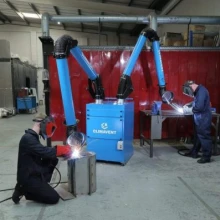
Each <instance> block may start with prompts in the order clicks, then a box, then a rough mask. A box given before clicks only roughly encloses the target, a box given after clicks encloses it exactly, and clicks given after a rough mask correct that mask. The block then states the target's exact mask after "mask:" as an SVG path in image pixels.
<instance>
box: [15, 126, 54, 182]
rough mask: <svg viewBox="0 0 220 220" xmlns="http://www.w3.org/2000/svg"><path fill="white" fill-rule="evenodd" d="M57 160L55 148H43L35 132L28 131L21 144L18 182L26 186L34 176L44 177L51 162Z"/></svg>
mask: <svg viewBox="0 0 220 220" xmlns="http://www.w3.org/2000/svg"><path fill="white" fill-rule="evenodd" d="M56 159H57V158H56V149H55V148H51V147H45V146H43V145H42V144H41V143H40V140H39V135H38V134H37V133H36V132H35V131H33V130H31V129H28V130H26V131H25V134H24V135H23V136H22V138H21V140H20V143H19V152H18V164H17V182H18V183H19V184H23V185H25V184H28V180H30V178H31V177H32V176H41V177H43V174H44V172H45V171H46V170H48V167H49V166H50V163H51V161H54V160H56Z"/></svg>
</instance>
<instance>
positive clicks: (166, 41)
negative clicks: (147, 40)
mask: <svg viewBox="0 0 220 220" xmlns="http://www.w3.org/2000/svg"><path fill="white" fill-rule="evenodd" d="M181 40H183V36H182V34H181V33H172V32H166V33H165V34H164V36H163V40H162V44H163V45H164V46H173V44H174V42H176V41H181Z"/></svg>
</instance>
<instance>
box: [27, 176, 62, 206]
mask: <svg viewBox="0 0 220 220" xmlns="http://www.w3.org/2000/svg"><path fill="white" fill-rule="evenodd" d="M23 193H24V196H25V198H26V199H27V200H33V201H35V202H40V203H45V204H56V203H57V202H58V201H59V198H60V197H59V195H58V193H57V192H56V191H55V190H54V189H53V188H52V187H51V186H50V185H49V184H48V183H47V181H46V180H45V179H42V177H41V176H32V177H31V178H30V179H29V181H28V185H26V186H24V189H23Z"/></svg>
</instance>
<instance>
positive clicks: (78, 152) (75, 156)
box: [72, 149, 80, 158]
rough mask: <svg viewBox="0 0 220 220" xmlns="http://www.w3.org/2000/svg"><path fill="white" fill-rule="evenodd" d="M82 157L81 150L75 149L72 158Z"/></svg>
mask: <svg viewBox="0 0 220 220" xmlns="http://www.w3.org/2000/svg"><path fill="white" fill-rule="evenodd" d="M79 156H80V150H78V149H75V150H74V151H73V153H72V158H78V157H79Z"/></svg>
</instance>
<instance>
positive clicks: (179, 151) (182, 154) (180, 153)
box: [177, 148, 190, 157]
mask: <svg viewBox="0 0 220 220" xmlns="http://www.w3.org/2000/svg"><path fill="white" fill-rule="evenodd" d="M184 151H187V152H186V153H183V152H184ZM189 152H190V150H189V149H185V148H184V149H179V150H178V151H177V153H178V154H179V155H181V156H184V157H187V155H186V154H189Z"/></svg>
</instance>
